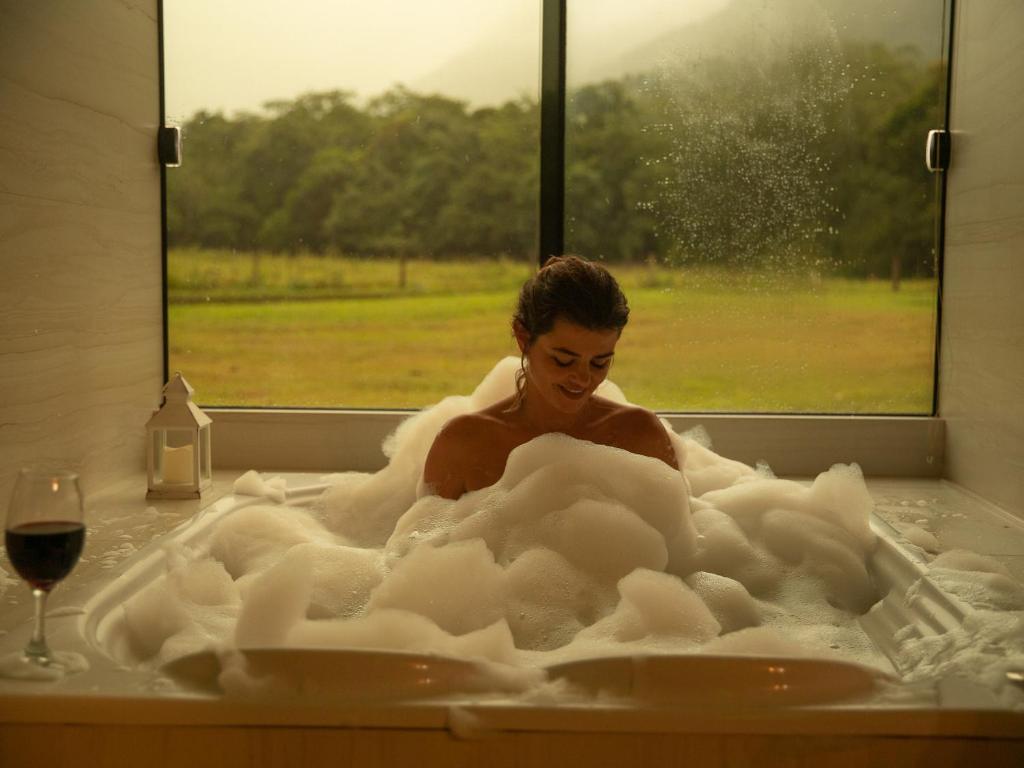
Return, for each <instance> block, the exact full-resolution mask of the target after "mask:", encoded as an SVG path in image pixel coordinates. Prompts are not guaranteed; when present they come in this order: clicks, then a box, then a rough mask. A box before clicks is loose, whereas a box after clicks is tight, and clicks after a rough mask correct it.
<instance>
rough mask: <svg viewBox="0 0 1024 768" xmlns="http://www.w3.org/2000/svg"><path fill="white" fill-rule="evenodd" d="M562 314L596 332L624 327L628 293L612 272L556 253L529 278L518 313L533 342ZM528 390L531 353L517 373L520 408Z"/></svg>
mask: <svg viewBox="0 0 1024 768" xmlns="http://www.w3.org/2000/svg"><path fill="white" fill-rule="evenodd" d="M558 318H564V319H565V320H568V321H569V322H571V323H575V324H576V325H579V326H582V327H584V328H587V329H588V330H591V331H607V330H615V331H622V329H623V328H625V327H626V322H627V321H628V320H629V304H628V303H627V302H626V296H625V295H624V294H623V293H622V289H621V288H619V284H618V283H617V282H616V280H615V278H614V277H612V275H611V273H610V272H609V271H608V270H607V269H605V268H604V267H603V266H601V265H600V264H595V263H594V262H592V261H587V260H586V259H581V258H580V257H579V256H552V257H551V258H549V259H548V260H547V261H546V262H544V266H543V267H541V268H540V270H539V271H538V272H537V274H535V275H534V276H533V277H531V278H530V279H529V280H527V281H526V282H525V283H523V289H522V290H521V291H520V292H519V302H518V304H517V305H516V311H515V313H514V314H513V315H512V322H513V324H516V323H518V324H519V325H521V326H522V327H523V329H524V330H525V331H526V332H527V334H529V342H528V343H529V344H532V343H533V342H534V340H536V338H537V337H538V336H543V335H544V334H545V333H547V332H548V331H550V330H551V329H552V328H554V326H555V321H556V320H558ZM525 393H526V354H525V352H524V353H523V355H522V360H521V364H520V366H519V370H518V371H517V372H516V397H515V400H514V401H513V403H512V405H511V407H510V408H509V410H515V409H516V408H518V407H519V405H520V404H521V403H522V401H523V397H524V395H525Z"/></svg>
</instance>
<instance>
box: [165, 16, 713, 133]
mask: <svg viewBox="0 0 1024 768" xmlns="http://www.w3.org/2000/svg"><path fill="white" fill-rule="evenodd" d="M725 2H726V0H569V23H570V34H571V35H574V36H575V37H576V39H580V40H583V39H587V40H592V41H593V43H594V44H593V45H592V46H589V48H590V49H591V50H593V53H594V55H607V54H608V53H609V48H619V49H622V50H625V49H628V48H629V47H630V46H633V45H637V44H642V43H643V42H644V41H645V40H646V39H649V38H651V37H654V36H656V35H657V34H659V33H661V32H663V31H665V30H667V29H669V28H671V27H672V26H678V25H680V24H684V23H687V22H688V21H693V20H695V19H697V18H700V17H702V16H705V15H707V14H708V13H710V12H712V11H713V10H715V9H717V8H719V7H721V6H723V5H724V4H725ZM540 5H541V0H364V2H354V1H353V0H334V1H333V2H331V1H330V0H166V1H165V2H164V6H163V7H164V47H165V62H166V67H165V78H166V94H167V115H168V119H169V120H171V121H175V120H182V119H184V118H186V117H188V116H190V115H192V114H194V113H195V112H196V111H198V110H199V109H206V110H210V111H215V110H220V111H224V112H228V113H232V112H235V111H238V110H256V109H258V108H259V107H260V105H261V104H263V102H265V101H268V100H272V99H282V98H283V99H291V98H294V97H295V96H297V95H299V94H301V93H307V92H310V91H325V90H333V89H342V90H349V91H354V92H355V93H356V94H358V95H359V96H363V97H365V96H373V95H376V94H379V93H381V92H383V91H385V90H387V89H388V88H389V87H391V86H392V85H394V84H396V83H403V84H405V85H408V86H410V87H412V88H414V89H415V88H416V86H417V84H420V85H423V84H428V85H429V87H430V89H431V90H441V91H444V82H445V78H447V77H453V76H454V75H453V74H452V73H453V68H452V67H451V66H449V67H447V68H446V67H445V65H446V64H450V63H451V62H452V60H453V59H457V58H458V57H459V56H463V57H465V56H466V55H467V52H470V51H472V50H473V49H477V50H479V49H481V47H482V46H484V47H485V50H490V51H493V52H494V55H495V56H501V57H505V58H515V59H516V60H517V62H518V61H521V62H522V64H521V71H522V75H521V76H520V77H519V78H518V79H517V80H516V81H515V82H513V81H507V82H506V81H502V84H501V85H500V86H498V87H496V88H495V90H494V91H493V94H492V95H493V99H494V100H495V101H502V100H505V99H508V98H514V97H515V96H517V95H519V93H517V91H519V92H521V91H523V90H527V91H532V93H529V94H528V95H534V96H535V95H536V79H537V71H538V69H537V65H538V57H539V44H538V37H539V31H538V30H539V18H540ZM583 49H584V46H580V47H579V50H581V51H583ZM579 55H583V54H582V53H581V54H579ZM512 68H513V69H517V70H518V69H520V65H519V64H518V63H517V64H515V65H514V67H512ZM453 89H454V90H456V91H457V86H456V85H454V84H453ZM456 95H460V96H462V94H460V93H456ZM471 98H474V97H471Z"/></svg>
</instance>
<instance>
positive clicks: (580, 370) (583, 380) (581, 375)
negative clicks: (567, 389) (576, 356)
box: [569, 364, 590, 386]
mask: <svg viewBox="0 0 1024 768" xmlns="http://www.w3.org/2000/svg"><path fill="white" fill-rule="evenodd" d="M569 381H570V382H572V383H573V384H579V385H581V386H585V385H587V384H589V383H590V368H589V367H586V366H581V365H579V364H577V365H574V366H573V367H572V371H570V373H569Z"/></svg>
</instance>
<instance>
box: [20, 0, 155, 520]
mask: <svg viewBox="0 0 1024 768" xmlns="http://www.w3.org/2000/svg"><path fill="white" fill-rule="evenodd" d="M158 94H159V87H158V61H157V19H156V0H120V1H119V2H113V1H112V0H46V2H19V1H18V0H0V266H2V278H0V510H5V509H6V506H7V500H8V498H9V495H10V488H11V485H12V483H13V478H14V475H15V474H16V473H17V470H18V468H19V466H21V465H24V464H28V463H34V462H59V463H61V464H63V465H68V466H71V467H76V468H78V469H79V470H80V471H81V472H82V473H83V484H84V485H85V489H86V492H87V495H88V492H89V490H90V488H99V487H102V486H103V485H106V484H109V483H110V482H111V481H112V480H117V479H120V478H121V477H123V476H124V475H125V474H126V473H129V472H133V471H138V470H140V469H141V468H142V467H143V466H144V454H143V445H144V436H145V430H144V425H145V422H146V419H147V418H148V417H149V414H150V412H151V410H152V409H153V408H154V407H155V406H156V405H157V402H158V398H159V394H160V385H161V383H162V378H163V364H162V351H161V350H162V343H163V342H162V320H161V284H160V283H161V268H160V258H161V256H160V172H159V166H158V164H157V162H156V155H155V146H156V138H155V132H156V128H157V126H158V123H159V96H158ZM144 490H145V486H144V485H143V486H142V488H141V492H144Z"/></svg>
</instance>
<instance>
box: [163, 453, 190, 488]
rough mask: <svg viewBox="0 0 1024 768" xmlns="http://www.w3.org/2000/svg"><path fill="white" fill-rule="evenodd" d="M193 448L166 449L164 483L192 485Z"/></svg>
mask: <svg viewBox="0 0 1024 768" xmlns="http://www.w3.org/2000/svg"><path fill="white" fill-rule="evenodd" d="M192 456H193V454H192V446H191V445H183V446H181V447H180V448H171V447H169V446H168V447H166V448H164V478H163V479H164V482H165V483H171V484H175V485H178V484H182V483H184V484H186V485H191V484H192Z"/></svg>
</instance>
